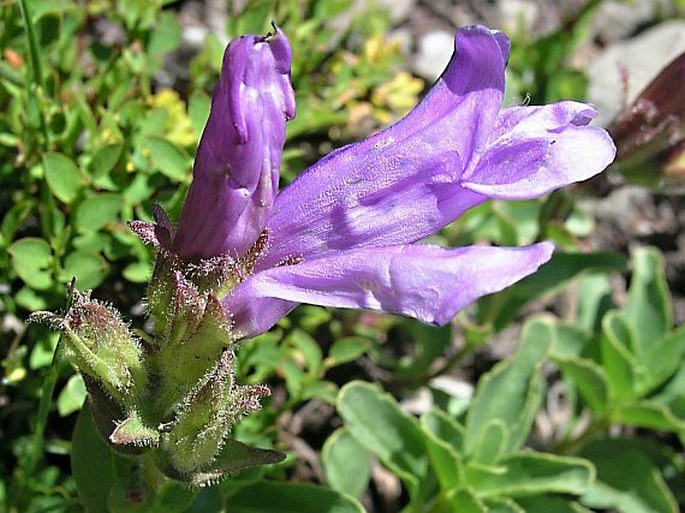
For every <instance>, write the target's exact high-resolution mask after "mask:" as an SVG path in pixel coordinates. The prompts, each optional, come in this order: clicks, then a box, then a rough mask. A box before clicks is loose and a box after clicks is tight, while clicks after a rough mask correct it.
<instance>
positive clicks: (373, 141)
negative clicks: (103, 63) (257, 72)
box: [172, 26, 615, 338]
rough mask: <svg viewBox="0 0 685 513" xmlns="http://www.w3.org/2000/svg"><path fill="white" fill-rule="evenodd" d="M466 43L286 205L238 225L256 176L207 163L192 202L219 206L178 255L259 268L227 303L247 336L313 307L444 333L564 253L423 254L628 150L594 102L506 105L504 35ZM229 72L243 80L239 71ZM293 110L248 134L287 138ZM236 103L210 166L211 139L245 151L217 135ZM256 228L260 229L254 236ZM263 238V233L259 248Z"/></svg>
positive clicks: (178, 244)
mask: <svg viewBox="0 0 685 513" xmlns="http://www.w3.org/2000/svg"><path fill="white" fill-rule="evenodd" d="M455 48H456V49H455V53H454V55H453V57H452V60H451V62H450V64H449V66H448V67H447V69H446V70H445V72H444V73H443V75H442V76H441V77H440V79H439V80H438V81H437V83H436V84H435V85H434V86H433V88H432V89H431V91H430V92H429V94H428V95H427V97H426V98H425V99H424V100H423V101H422V102H421V103H420V104H419V105H418V106H417V107H416V108H415V109H414V110H413V111H412V112H411V113H410V114H409V115H407V116H406V117H405V118H404V119H402V120H401V121H399V122H398V123H396V124H395V125H393V126H391V127H389V128H387V129H385V130H383V131H382V132H380V133H378V134H376V135H374V136H372V137H370V138H368V139H367V140H365V141H362V142H360V143H356V144H351V145H349V146H346V147H344V148H341V149H339V150H337V151H335V152H333V153H331V154H330V155H328V156H327V157H325V158H324V159H322V160H321V161H320V162H318V163H317V164H315V165H314V166H313V167H312V168H310V169H308V170H307V171H306V172H304V173H303V174H302V175H301V176H300V177H299V178H298V179H296V180H295V182H294V183H292V184H291V185H290V186H288V187H287V188H285V189H284V190H283V191H281V192H280V194H279V195H278V196H277V197H276V198H275V200H273V206H271V200H272V198H271V197H269V199H268V201H265V200H263V199H262V196H261V195H259V194H258V193H257V192H255V193H254V195H253V198H256V199H254V200H253V201H251V202H245V204H246V205H247V207H246V208H247V209H249V212H248V211H247V210H244V211H242V215H243V218H240V219H239V220H238V222H235V223H233V224H229V223H224V222H223V220H224V219H225V214H224V211H226V210H229V209H234V208H235V207H234V206H233V202H234V199H233V198H234V197H235V196H239V195H240V194H242V193H244V192H247V190H246V189H245V188H243V187H242V183H243V182H242V181H241V180H240V179H238V178H236V177H237V176H241V173H244V172H245V169H241V170H237V169H235V168H234V167H233V166H230V167H229V166H226V165H225V164H224V167H221V165H222V163H212V164H211V165H207V164H205V163H204V161H201V160H199V159H198V161H197V162H196V167H195V175H194V182H193V184H192V185H191V188H190V193H189V198H190V199H192V203H191V205H193V206H195V205H202V206H204V207H205V208H204V209H203V208H201V207H200V206H197V207H195V208H194V209H193V210H192V212H191V209H190V208H185V209H184V211H183V215H182V217H181V222H180V226H179V231H178V234H177V235H176V237H175V238H174V241H173V246H172V248H173V250H175V251H176V252H177V253H178V254H180V255H181V256H186V255H187V256H194V257H197V256H200V257H213V256H219V255H223V254H227V255H228V256H230V257H231V258H233V259H236V260H238V261H240V259H241V258H245V259H246V261H247V263H248V264H249V265H247V266H243V270H244V271H245V272H244V273H243V274H240V275H237V276H235V283H237V285H236V286H235V288H233V289H232V290H231V291H230V292H228V294H227V295H225V297H224V298H223V299H222V305H223V307H224V309H225V311H226V312H227V313H228V314H229V315H230V316H231V318H232V319H233V322H234V328H233V329H234V334H235V335H236V336H237V337H239V338H248V337H253V336H255V335H257V334H259V333H262V332H264V331H266V330H268V329H269V328H270V327H271V326H272V325H273V324H274V323H275V322H276V321H277V320H278V319H279V318H280V317H281V316H283V315H285V314H286V313H287V312H288V311H289V310H290V309H292V308H293V307H294V306H296V305H297V304H298V303H312V304H317V305H325V306H333V307H342V308H364V309H371V310H384V311H389V312H395V313H400V314H403V315H408V316H411V317H415V318H417V319H419V320H421V321H424V322H431V323H437V324H445V323H447V322H449V321H450V320H451V319H452V317H453V316H454V315H455V314H456V313H457V312H458V311H459V310H460V309H461V308H463V307H464V306H465V305H466V304H468V303H470V302H471V301H473V300H474V299H476V298H478V297H480V296H482V295H485V294H489V293H491V292H495V291H498V290H501V289H503V288H505V287H506V286H508V285H510V284H512V283H514V282H516V281H518V280H519V279H521V278H522V277H524V276H526V275H528V274H530V273H532V272H533V271H535V269H537V267H538V266H539V265H541V264H542V263H544V262H546V261H547V260H548V259H549V258H550V255H551V252H552V246H551V245H550V244H549V243H541V244H536V245H533V246H529V247H526V248H517V249H511V248H492V247H468V248H458V249H443V248H439V247H435V246H430V245H425V244H416V242H417V241H418V240H420V239H422V238H424V237H426V236H428V235H430V234H433V233H435V232H437V231H438V230H439V229H440V228H442V227H443V226H445V225H447V224H448V223H450V222H452V221H454V220H455V219H457V218H458V217H459V216H460V215H461V214H462V213H463V212H464V211H466V210H468V209H469V208H471V207H473V206H475V205H478V204H479V203H482V202H483V201H486V200H487V199H489V198H498V199H529V198H534V197H538V196H541V195H544V194H546V193H548V192H550V191H552V190H554V189H556V188H559V187H562V186H565V185H568V184H569V183H572V182H576V181H579V180H585V179H587V178H589V177H591V176H593V175H595V174H596V173H598V172H600V171H601V170H603V169H604V168H605V167H606V166H607V165H608V164H609V163H610V162H611V160H612V159H613V157H614V152H615V149H614V146H613V143H612V142H611V139H610V138H609V136H608V135H607V133H606V132H605V131H604V130H602V129H600V128H595V127H590V126H587V124H588V123H589V121H590V120H591V119H592V118H593V117H594V116H595V111H594V109H593V108H592V107H591V106H589V105H586V104H582V103H576V102H561V103H556V104H554V105H547V106H541V107H513V108H506V109H502V108H501V103H502V97H503V93H504V70H505V67H506V64H507V58H508V53H509V41H508V39H507V38H506V36H505V35H504V34H503V33H501V32H498V31H492V30H489V29H487V28H485V27H482V26H473V27H468V28H464V29H461V30H460V31H459V32H458V33H457V37H456V41H455ZM284 54H285V52H284ZM283 59H284V61H283V62H282V63H280V64H281V66H286V67H287V64H286V63H285V60H286V57H285V56H284V57H283ZM243 66H245V65H241V66H239V67H238V69H239V70H242V67H243ZM279 69H282V68H279ZM223 73H224V75H227V76H228V77H230V76H232V75H233V73H234V69H233V68H228V69H224V71H223ZM228 77H224V78H222V82H223V81H227V82H229V81H230V80H231V78H228ZM272 89H273V88H270V89H269V91H271V90H272ZM233 100H234V101H235V100H236V98H235V97H233ZM290 100H291V98H290V96H289V94H288V93H287V92H283V91H281V92H280V96H279V101H280V104H281V105H282V106H284V108H283V109H282V110H281V111H280V112H275V111H273V112H270V113H269V115H268V116H267V117H266V118H262V117H261V113H259V112H255V116H259V117H256V119H259V120H262V121H261V123H263V125H261V123H258V122H256V121H255V123H256V124H258V125H260V126H258V127H256V129H255V130H254V133H250V132H248V134H247V136H248V140H249V139H251V138H254V139H255V140H258V141H261V140H262V139H263V138H264V136H263V130H264V126H266V127H269V129H270V128H271V127H277V130H276V133H277V134H278V135H279V136H281V134H282V132H281V127H282V122H283V117H284V116H283V113H285V115H286V116H285V117H286V118H287V117H289V116H290V115H291V113H292V107H291V103H290ZM226 102H228V100H223V101H222V102H216V101H215V103H214V105H213V107H212V113H211V115H210V121H209V123H208V125H207V129H206V130H205V133H204V135H203V140H202V144H201V146H200V151H199V155H200V156H201V155H202V149H203V145H213V146H215V147H219V146H221V145H222V144H223V145H225V146H227V147H230V144H231V142H232V139H231V137H232V136H227V134H226V132H225V131H223V130H218V129H216V127H217V125H218V123H217V122H216V121H215V119H216V118H220V119H224V117H225V116H227V114H226V109H225V104H226ZM245 108H247V106H245ZM245 115H246V116H247V115H249V114H247V113H246V114H245ZM269 116H271V117H269ZM279 123H281V124H279ZM236 128H237V126H236ZM276 141H277V138H276V137H272V138H271V139H270V140H269V143H272V145H270V144H266V145H264V144H262V145H261V146H259V147H257V146H255V149H254V151H255V154H254V155H253V156H251V157H250V158H249V159H248V161H249V162H251V161H252V160H259V159H261V160H262V161H263V162H264V163H265V164H264V168H267V167H268V166H267V163H270V162H273V155H274V154H277V153H278V154H280V153H279V152H280V149H281V147H280V146H279V145H277V143H276ZM280 141H282V139H280ZM226 151H227V152H228V151H229V150H228V149H227V150H226ZM219 169H221V170H223V171H225V174H224V175H223V180H224V181H223V182H222V188H221V189H218V188H216V187H214V186H213V184H215V182H216V180H217V179H216V173H217V171H218V170H219ZM270 169H271V170H272V171H273V167H272V168H270ZM253 176H255V177H256V176H257V173H254V175H253ZM253 180H254V181H255V182H256V178H253ZM275 189H276V187H275V186H274V187H273V189H272V191H271V192H273V193H275ZM214 205H217V206H219V207H218V208H219V210H218V213H217V212H216V211H215V210H214V208H215V207H214ZM265 205H268V207H267V208H268V211H267V212H265ZM210 206H211V208H210ZM269 207H270V208H269ZM215 219H217V221H218V222H216V223H215V222H214V220H215ZM243 219H250V220H251V221H252V224H251V225H250V229H249V230H246V229H245V228H244V224H243ZM197 226H204V229H203V230H194V227H197ZM189 227H193V228H189ZM210 230H212V231H211V233H208V232H209V231H210ZM191 231H193V232H194V231H197V232H202V233H198V234H197V235H196V236H193V235H192V234H190V232H191ZM257 233H261V234H262V236H261V238H260V239H259V240H258V242H257V243H256V244H255V239H256V234H257ZM225 241H231V243H230V244H225ZM251 244H252V248H251V250H250V251H249V256H247V257H246V254H248V253H246V252H245V248H246V247H248V246H250V245H251ZM217 250H218V251H217Z"/></svg>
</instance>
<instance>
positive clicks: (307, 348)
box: [286, 329, 323, 374]
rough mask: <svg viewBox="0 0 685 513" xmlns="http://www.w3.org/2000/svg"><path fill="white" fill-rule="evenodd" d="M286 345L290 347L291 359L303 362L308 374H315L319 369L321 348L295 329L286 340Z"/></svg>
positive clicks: (314, 341) (304, 333) (306, 335)
mask: <svg viewBox="0 0 685 513" xmlns="http://www.w3.org/2000/svg"><path fill="white" fill-rule="evenodd" d="M286 343H287V344H288V346H289V347H292V348H293V349H292V350H291V352H292V355H291V356H292V358H293V360H295V361H297V362H299V361H304V362H305V363H306V366H307V367H308V369H309V372H310V373H312V374H316V373H317V372H318V371H319V369H320V368H321V366H322V364H323V361H322V354H321V347H320V346H319V344H317V343H316V340H314V339H313V338H312V336H311V335H309V334H308V333H306V332H304V331H302V330H299V329H295V330H293V331H292V333H290V335H288V337H287V338H286Z"/></svg>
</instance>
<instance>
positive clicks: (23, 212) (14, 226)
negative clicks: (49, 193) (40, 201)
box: [0, 198, 36, 247]
mask: <svg viewBox="0 0 685 513" xmlns="http://www.w3.org/2000/svg"><path fill="white" fill-rule="evenodd" d="M35 206H36V201H35V200H34V199H33V198H26V199H23V200H19V201H18V202H16V203H15V204H14V205H12V207H10V208H9V209H8V210H6V211H5V213H4V214H3V217H2V224H0V230H1V231H2V235H1V236H0V247H3V246H4V243H3V241H2V239H3V238H4V239H5V243H9V241H11V240H14V235H15V233H16V232H17V230H18V229H19V228H20V227H21V225H22V223H23V222H24V221H25V220H26V218H28V216H29V215H30V214H31V212H32V211H33V209H34V208H35Z"/></svg>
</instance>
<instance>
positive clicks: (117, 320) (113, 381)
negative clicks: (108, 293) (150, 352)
mask: <svg viewBox="0 0 685 513" xmlns="http://www.w3.org/2000/svg"><path fill="white" fill-rule="evenodd" d="M69 292H70V294H71V297H70V306H69V309H68V310H67V312H66V314H65V315H64V317H58V316H56V315H53V314H50V313H47V312H38V313H37V314H34V316H33V318H32V319H34V320H38V321H47V322H49V323H50V324H51V325H52V326H53V327H55V328H57V329H59V330H60V331H61V332H62V337H61V341H62V343H63V345H64V348H65V352H66V354H67V356H68V357H69V360H70V361H71V362H72V364H74V365H75V366H76V367H77V368H78V369H79V371H81V373H82V374H84V375H87V376H90V377H91V378H92V379H94V380H95V381H97V382H98V383H99V385H100V386H101V387H102V389H103V390H104V391H105V392H106V393H107V395H109V396H110V397H112V398H113V399H115V400H116V401H118V402H119V404H121V405H122V406H125V405H126V403H127V402H134V401H135V400H136V398H137V396H138V394H139V392H140V391H141V390H142V389H143V387H144V386H145V384H146V381H147V373H146V371H145V368H144V365H143V354H142V347H141V344H140V342H139V341H138V339H137V338H136V337H135V336H134V335H133V334H132V333H131V331H130V330H129V328H128V326H127V325H126V323H124V322H123V321H122V319H121V317H120V316H119V313H118V312H117V311H116V310H115V309H114V308H112V307H111V306H109V305H107V304H105V303H103V302H101V301H98V300H95V299H91V298H90V291H89V292H86V293H81V292H79V291H78V290H76V289H75V288H74V287H73V282H72V284H71V286H70V290H69Z"/></svg>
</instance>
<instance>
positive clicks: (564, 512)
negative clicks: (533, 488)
mask: <svg viewBox="0 0 685 513" xmlns="http://www.w3.org/2000/svg"><path fill="white" fill-rule="evenodd" d="M516 502H518V503H519V504H520V505H521V507H522V508H523V510H524V511H525V512H526V513H592V512H591V511H590V510H589V509H586V508H584V507H583V506H581V505H580V504H578V503H577V502H575V501H571V500H569V499H563V498H561V497H523V498H520V499H517V500H516Z"/></svg>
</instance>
